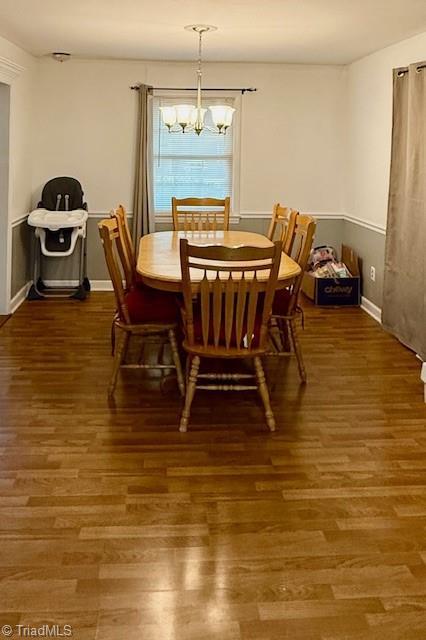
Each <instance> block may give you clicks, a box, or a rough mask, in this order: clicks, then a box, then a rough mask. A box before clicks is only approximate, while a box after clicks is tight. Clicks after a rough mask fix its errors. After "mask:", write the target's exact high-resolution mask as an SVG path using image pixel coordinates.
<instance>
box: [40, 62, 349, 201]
mask: <svg viewBox="0 0 426 640" xmlns="http://www.w3.org/2000/svg"><path fill="white" fill-rule="evenodd" d="M203 71H204V73H203V79H204V84H205V86H220V87H227V86H228V87H235V86H237V87H241V86H255V87H257V89H258V91H257V93H254V94H246V95H245V96H244V97H243V100H242V150H241V188H240V209H241V211H250V212H254V211H261V212H262V211H270V209H271V206H272V204H273V203H274V202H275V201H277V200H282V201H284V202H286V203H289V204H293V205H294V206H296V207H299V208H300V209H302V210H305V211H322V212H340V211H342V210H343V177H344V166H343V165H344V162H343V159H344V153H343V146H342V136H343V131H344V87H345V80H344V76H345V71H344V69H343V68H342V67H336V66H335V67H331V66H330V67H327V66H304V65H282V64H234V63H222V64H213V63H212V64H205V65H204V69H203ZM139 81H142V82H147V83H148V84H152V85H154V86H178V87H179V86H194V83H195V66H194V64H192V63H162V62H146V63H144V62H131V61H130V62H129V61H109V60H105V61H99V60H98V61H95V60H70V61H67V62H64V63H62V64H59V63H57V62H55V61H53V60H50V59H43V60H41V61H40V81H39V85H38V89H37V103H38V116H37V118H38V120H37V123H38V130H37V145H36V149H37V151H36V156H35V162H34V171H33V201H34V202H35V201H36V200H37V199H38V197H39V195H40V190H41V187H42V185H43V184H44V183H45V182H46V181H47V180H48V179H49V178H51V177H53V176H55V175H61V174H63V175H71V176H75V177H77V178H79V179H80V181H81V182H82V184H83V188H84V189H85V192H86V197H87V201H88V203H89V208H90V210H91V211H102V212H104V211H108V210H109V209H110V208H111V207H113V206H114V205H116V204H117V203H118V202H123V203H124V204H125V205H127V206H130V204H131V191H132V181H133V151H134V138H135V118H136V95H135V93H134V92H132V91H130V89H129V87H130V85H132V84H135V83H137V82H139Z"/></svg>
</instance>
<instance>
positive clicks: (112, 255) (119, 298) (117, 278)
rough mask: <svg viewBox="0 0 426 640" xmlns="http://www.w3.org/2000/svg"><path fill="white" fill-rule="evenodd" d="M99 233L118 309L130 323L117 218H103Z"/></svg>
mask: <svg viewBox="0 0 426 640" xmlns="http://www.w3.org/2000/svg"><path fill="white" fill-rule="evenodd" d="M98 229H99V235H100V238H101V241H102V246H103V249H104V254H105V262H106V265H107V268H108V272H109V275H110V278H111V282H112V286H113V288H114V294H115V298H116V302H117V309H118V311H119V314H120V318H121V320H123V321H124V322H125V323H126V324H130V317H129V312H128V309H127V305H126V302H125V290H124V287H123V274H122V272H121V270H120V266H119V261H118V258H117V256H121V253H122V251H123V246H122V238H121V237H120V232H119V228H118V223H117V220H116V219H115V218H110V219H105V220H101V222H99V224H98Z"/></svg>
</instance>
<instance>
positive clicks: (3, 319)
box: [0, 315, 10, 327]
mask: <svg viewBox="0 0 426 640" xmlns="http://www.w3.org/2000/svg"><path fill="white" fill-rule="evenodd" d="M9 318H10V315H8V316H0V327H2V326H3V325H4V323H5V322H7V320H9Z"/></svg>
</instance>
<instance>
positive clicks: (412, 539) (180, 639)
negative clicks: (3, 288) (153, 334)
mask: <svg viewBox="0 0 426 640" xmlns="http://www.w3.org/2000/svg"><path fill="white" fill-rule="evenodd" d="M305 306H306V329H305V331H304V332H303V334H302V336H301V341H302V345H303V349H304V355H305V360H306V368H307V371H308V385H307V386H306V388H303V387H300V386H299V380H298V375H297V369H296V362H295V360H294V359H291V361H287V360H283V359H274V360H273V361H272V362H271V364H270V365H269V369H268V371H269V380H270V383H271V385H272V386H273V388H274V390H273V393H272V403H273V408H274V411H275V416H276V421H277V431H276V433H274V434H271V433H269V431H268V429H267V427H266V426H265V425H264V422H263V415H262V410H261V406H260V404H259V403H258V402H257V401H256V398H255V395H251V394H247V395H236V394H235V395H233V394H230V393H226V394H213V393H211V394H208V393H204V394H203V393H202V392H197V394H196V396H195V400H194V404H193V409H192V416H191V428H190V430H189V431H188V433H187V434H181V433H179V432H178V430H177V426H178V417H179V412H180V407H181V400H180V397H179V395H178V392H177V387H176V385H175V384H174V382H173V381H170V380H166V381H165V383H164V384H163V385H162V387H163V390H162V391H161V389H160V384H159V378H158V377H152V375H153V374H152V373H151V374H147V373H143V374H142V373H140V372H135V371H126V372H125V378H121V379H120V381H119V383H118V387H117V393H116V402H115V405H109V404H108V401H107V395H106V391H107V385H108V381H109V376H110V372H111V366H112V358H111V356H110V343H109V340H110V333H109V332H110V325H111V312H112V308H113V298H112V295H110V294H106V293H104V294H101V293H98V294H96V293H92V294H91V295H90V299H89V300H87V301H86V302H84V303H81V302H74V301H42V302H31V303H29V302H26V303H24V304H23V306H22V307H21V308H20V309H19V310H18V311H17V312H16V314H15V315H14V316H13V317H12V318H11V319H10V320H9V321H8V322H7V323H6V324H5V325H4V326H3V327H2V329H1V331H0V422H1V426H0V538H1V540H0V579H1V583H0V627H1V626H2V625H5V624H9V625H12V626H13V625H17V624H21V625H29V626H31V627H36V626H37V627H39V626H40V625H42V624H45V623H48V624H50V625H53V624H58V625H64V624H69V625H72V627H73V636H72V637H73V638H78V639H84V640H94V639H95V638H96V640H122V639H126V640H133V639H136V638H137V640H196V639H197V640H198V639H203V640H213V639H217V640H219V639H220V640H275V639H276V640H285V639H289V640H290V639H291V640H378V639H382V638H384V639H386V640H420V639H421V640H424V639H425V638H426V455H425V454H426V429H425V427H426V411H425V405H424V404H423V402H422V399H423V388H422V384H421V382H420V378H419V362H418V361H417V360H416V358H415V357H414V356H413V354H411V353H410V352H409V351H408V350H406V349H405V348H403V347H402V346H401V345H400V344H399V343H398V342H397V341H396V340H394V339H393V338H392V337H391V336H389V335H387V334H386V333H385V332H384V331H382V329H381V328H380V327H379V325H377V324H376V323H375V322H374V321H373V320H372V319H371V318H369V317H368V316H367V315H366V314H365V313H363V312H362V311H361V310H359V309H332V310H321V309H316V308H314V307H312V306H310V305H309V306H308V305H305ZM148 375H150V376H151V377H148ZM123 380H125V384H124V383H123ZM16 636H17V633H15V637H16ZM1 637H3V636H1V632H0V638H1Z"/></svg>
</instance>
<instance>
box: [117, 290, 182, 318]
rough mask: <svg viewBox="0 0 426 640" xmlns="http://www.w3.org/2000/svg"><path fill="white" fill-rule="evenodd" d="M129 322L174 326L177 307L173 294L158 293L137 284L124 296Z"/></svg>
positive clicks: (177, 313)
mask: <svg viewBox="0 0 426 640" xmlns="http://www.w3.org/2000/svg"><path fill="white" fill-rule="evenodd" d="M124 299H125V302H126V305H127V308H128V311H129V316H130V322H131V323H133V324H143V323H149V322H154V323H156V322H160V323H161V322H164V323H165V324H175V323H177V322H178V320H179V307H178V304H177V299H176V296H175V294H174V293H169V292H167V291H159V290H158V289H153V288H151V287H148V286H147V285H146V284H144V283H143V282H137V283H136V285H135V286H134V287H132V289H131V290H130V291H128V292H127V293H126V294H125V296H124Z"/></svg>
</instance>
